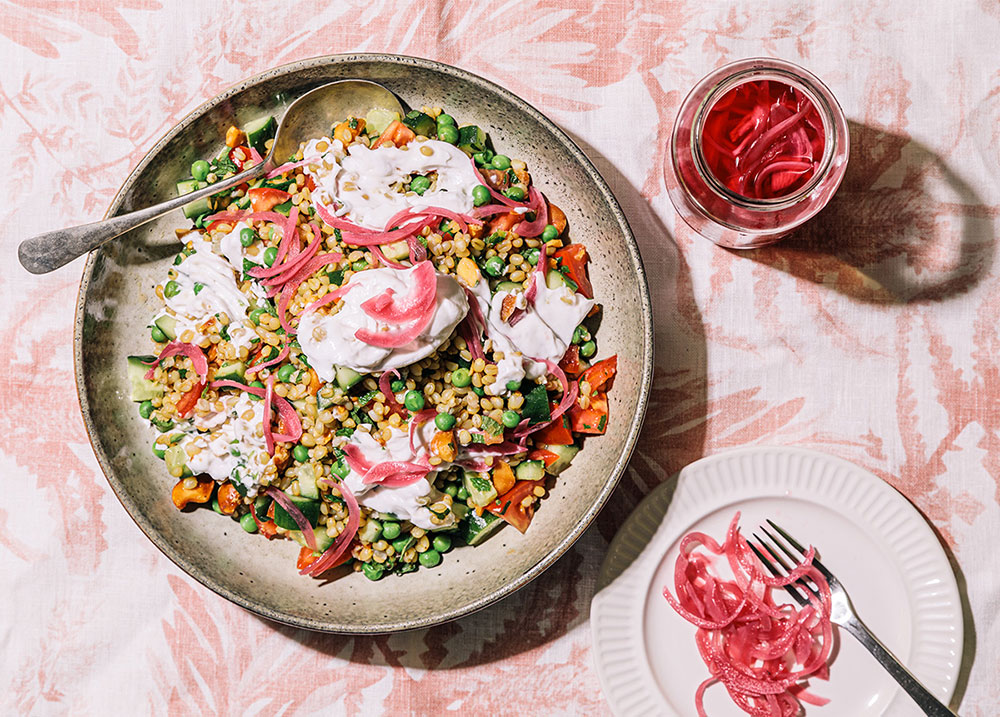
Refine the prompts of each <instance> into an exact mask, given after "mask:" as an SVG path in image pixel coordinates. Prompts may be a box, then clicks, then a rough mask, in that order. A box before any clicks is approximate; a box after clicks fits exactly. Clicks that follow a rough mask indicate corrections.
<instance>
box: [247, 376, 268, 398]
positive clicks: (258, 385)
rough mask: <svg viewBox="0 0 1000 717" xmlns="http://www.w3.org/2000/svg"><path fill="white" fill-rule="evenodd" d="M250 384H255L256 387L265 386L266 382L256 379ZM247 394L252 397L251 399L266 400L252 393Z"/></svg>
mask: <svg viewBox="0 0 1000 717" xmlns="http://www.w3.org/2000/svg"><path fill="white" fill-rule="evenodd" d="M248 385H250V386H253V387H254V388H264V384H263V383H261V382H260V381H254V382H253V383H250V384H248ZM247 396H249V397H250V400H251V401H263V400H264V399H262V398H261V397H260V396H254V395H253V394H252V393H248V394H247Z"/></svg>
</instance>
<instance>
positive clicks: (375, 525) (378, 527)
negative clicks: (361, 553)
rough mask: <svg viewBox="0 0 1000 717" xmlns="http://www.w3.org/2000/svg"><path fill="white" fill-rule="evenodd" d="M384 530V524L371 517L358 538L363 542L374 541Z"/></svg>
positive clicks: (359, 532)
mask: <svg viewBox="0 0 1000 717" xmlns="http://www.w3.org/2000/svg"><path fill="white" fill-rule="evenodd" d="M381 532H382V524H381V523H380V522H378V521H377V520H375V519H374V518H369V519H368V522H367V523H365V524H364V526H363V527H362V528H361V530H359V531H358V540H360V541H361V542H362V543H374V542H375V541H376V540H378V536H379V533H381Z"/></svg>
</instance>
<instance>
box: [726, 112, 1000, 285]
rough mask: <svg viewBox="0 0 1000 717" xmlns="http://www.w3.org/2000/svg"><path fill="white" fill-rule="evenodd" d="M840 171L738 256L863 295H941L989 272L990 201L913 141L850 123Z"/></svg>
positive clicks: (991, 246) (994, 211)
mask: <svg viewBox="0 0 1000 717" xmlns="http://www.w3.org/2000/svg"><path fill="white" fill-rule="evenodd" d="M848 124H849V126H850V136H851V154H850V158H849V160H848V165H847V173H846V175H845V177H844V181H843V183H842V184H841V186H840V189H839V190H838V191H837V194H836V195H835V196H834V197H833V199H832V200H831V201H830V204H829V205H827V207H826V208H825V209H824V210H823V211H822V212H820V213H819V214H818V215H817V216H816V217H814V218H813V219H812V220H811V221H809V222H807V223H806V224H804V225H803V226H802V227H800V228H799V229H798V230H796V231H795V232H793V233H792V234H791V235H789V236H788V237H786V238H785V239H784V240H783V241H781V242H779V243H778V244H774V245H772V246H769V247H764V248H761V249H755V250H751V251H746V252H741V254H742V255H743V256H746V257H747V258H750V259H753V260H755V261H758V262H760V263H762V264H766V265H768V266H770V267H773V268H775V269H779V270H781V271H785V272H787V273H789V274H791V275H793V276H795V277H797V278H799V279H802V280H804V281H808V282H811V283H813V284H817V285H820V286H822V287H823V288H827V289H832V290H835V291H838V292H840V293H843V294H846V295H847V296H849V297H851V298H852V299H856V300H858V301H864V302H871V303H885V304H893V303H910V302H927V301H942V300H945V299H948V298H950V297H952V296H956V295H959V294H962V293H964V292H965V291H967V290H968V289H970V288H971V287H973V286H975V285H976V284H977V283H978V282H979V280H980V279H981V278H983V277H984V276H988V275H989V272H990V268H991V266H992V264H993V255H994V244H993V220H994V218H995V215H996V214H997V213H998V210H997V208H995V207H989V206H986V205H984V204H983V201H982V199H981V198H980V197H979V196H978V195H977V194H976V192H975V190H974V188H973V187H971V186H969V185H968V184H967V183H966V182H965V181H964V180H963V179H962V178H961V177H960V176H959V175H958V174H957V173H956V172H955V170H954V169H953V168H951V167H950V166H949V165H948V164H947V162H946V161H945V160H944V159H942V158H941V157H939V156H938V155H936V154H934V153H933V152H931V151H930V150H929V149H928V148H927V147H925V146H924V145H922V144H920V143H919V142H917V141H915V140H913V139H911V138H909V137H907V136H904V135H901V134H893V133H892V132H889V131H886V130H883V129H880V128H876V127H870V126H868V125H864V124H860V123H857V122H849V123H848Z"/></svg>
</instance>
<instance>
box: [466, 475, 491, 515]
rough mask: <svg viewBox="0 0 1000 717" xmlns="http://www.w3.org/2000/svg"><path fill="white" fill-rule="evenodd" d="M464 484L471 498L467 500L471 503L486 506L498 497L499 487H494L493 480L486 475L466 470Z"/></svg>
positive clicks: (481, 506)
mask: <svg viewBox="0 0 1000 717" xmlns="http://www.w3.org/2000/svg"><path fill="white" fill-rule="evenodd" d="M462 485H463V486H465V490H467V491H468V492H469V498H468V500H467V501H466V502H468V503H469V505H475V506H478V507H480V508H485V507H486V506H488V505H489V504H490V503H492V502H493V501H495V500H496V499H497V489H496V488H494V487H493V481H491V480H490V479H489V478H487V477H486V476H485V475H481V474H479V473H473V472H472V471H464V472H463V473H462Z"/></svg>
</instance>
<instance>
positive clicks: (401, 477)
mask: <svg viewBox="0 0 1000 717" xmlns="http://www.w3.org/2000/svg"><path fill="white" fill-rule="evenodd" d="M428 472H429V471H428V469H427V468H425V467H424V466H422V465H420V464H418V463H409V462H407V461H383V462H382V463H377V464H376V465H374V466H372V467H371V468H370V469H369V470H368V472H367V473H365V477H364V479H363V480H364V483H365V484H368V485H370V484H372V483H378V484H379V485H384V486H386V487H389V488H402V487H403V486H407V485H410V484H411V483H416V482H417V481H418V480H420V479H422V478H424V477H425V476H426V475H427V473H428Z"/></svg>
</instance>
